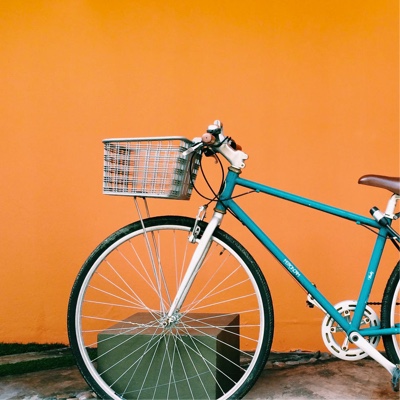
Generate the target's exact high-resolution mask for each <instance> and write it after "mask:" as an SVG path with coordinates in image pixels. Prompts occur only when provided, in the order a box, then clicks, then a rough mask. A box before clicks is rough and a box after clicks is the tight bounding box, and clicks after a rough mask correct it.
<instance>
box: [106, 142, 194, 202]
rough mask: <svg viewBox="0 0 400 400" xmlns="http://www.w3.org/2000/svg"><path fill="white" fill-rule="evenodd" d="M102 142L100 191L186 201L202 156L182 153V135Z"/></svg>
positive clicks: (184, 146)
mask: <svg viewBox="0 0 400 400" xmlns="http://www.w3.org/2000/svg"><path fill="white" fill-rule="evenodd" d="M103 143H104V179H103V193H104V194H112V195H124V196H138V197H159V198H170V199H179V200H188V199H189V198H190V195H191V193H192V189H193V183H194V181H195V179H196V176H197V171H198V169H199V165H200V157H201V155H200V154H199V153H197V152H193V153H191V154H189V155H187V156H183V155H182V153H183V152H184V151H185V150H187V149H188V148H189V147H190V146H191V145H192V142H191V141H190V140H188V139H186V138H184V137H177V136H169V137H158V138H135V139H107V140H104V141H103Z"/></svg>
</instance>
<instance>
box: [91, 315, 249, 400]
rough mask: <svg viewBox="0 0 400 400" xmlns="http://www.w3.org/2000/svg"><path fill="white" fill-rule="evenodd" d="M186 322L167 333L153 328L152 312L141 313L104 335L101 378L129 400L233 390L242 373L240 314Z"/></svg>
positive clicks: (204, 395)
mask: <svg viewBox="0 0 400 400" xmlns="http://www.w3.org/2000/svg"><path fill="white" fill-rule="evenodd" d="M199 320H200V321H201V320H202V321H204V322H203V323H202V322H199ZM182 322H184V325H185V328H184V329H183V328H178V329H176V328H173V329H172V330H170V331H169V332H168V333H166V331H165V330H164V329H162V328H160V327H158V326H157V327H149V324H150V323H152V324H153V325H154V317H152V316H151V315H150V314H149V313H137V314H134V315H132V316H131V317H129V318H127V319H126V320H124V321H122V322H120V323H118V324H115V325H114V326H111V327H110V328H108V329H106V330H104V331H103V332H101V333H100V334H99V335H98V348H97V351H98V370H99V372H100V373H101V376H102V377H103V379H104V380H105V381H106V382H107V383H108V385H109V386H111V387H112V388H113V389H114V390H115V391H116V392H117V393H120V394H121V393H122V394H123V393H125V396H124V397H126V398H129V399H136V398H154V399H195V398H198V399H205V398H217V397H219V396H220V394H221V392H222V391H227V390H229V389H230V388H231V387H232V385H233V383H232V380H234V381H237V379H239V377H240V374H241V372H240V368H239V361H240V360H239V359H240V354H239V315H236V314H235V315H219V314H199V313H192V314H187V315H186V316H185V317H183V318H182ZM208 324H211V325H216V326H218V327H219V328H212V327H209V326H208ZM204 359H205V360H207V362H204ZM171 365H172V370H171ZM217 382H218V384H217Z"/></svg>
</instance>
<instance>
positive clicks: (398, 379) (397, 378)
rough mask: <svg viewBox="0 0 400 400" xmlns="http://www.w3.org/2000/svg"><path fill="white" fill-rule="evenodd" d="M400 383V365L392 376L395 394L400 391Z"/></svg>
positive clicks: (397, 365)
mask: <svg viewBox="0 0 400 400" xmlns="http://www.w3.org/2000/svg"><path fill="white" fill-rule="evenodd" d="M399 383H400V364H396V368H395V369H394V371H393V375H392V388H393V390H394V391H395V392H398V391H399Z"/></svg>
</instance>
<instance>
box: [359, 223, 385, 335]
mask: <svg viewBox="0 0 400 400" xmlns="http://www.w3.org/2000/svg"><path fill="white" fill-rule="evenodd" d="M386 234H387V230H386V229H385V228H382V229H380V230H379V234H378V237H377V239H376V242H375V246H374V250H373V251H372V255H371V259H370V262H369V265H368V269H367V272H366V274H365V277H364V282H363V285H362V287H361V291H360V296H359V297H358V302H357V306H356V309H355V311H354V316H353V320H352V322H351V324H352V325H353V326H356V328H357V329H358V328H359V327H360V324H361V320H362V317H363V315H364V311H365V307H366V305H367V302H368V299H369V296H370V293H371V289H372V286H373V284H374V280H375V277H376V273H377V270H378V266H379V262H380V260H381V257H382V253H383V249H384V248H385V244H386Z"/></svg>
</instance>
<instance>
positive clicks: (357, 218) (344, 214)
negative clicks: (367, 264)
mask: <svg viewBox="0 0 400 400" xmlns="http://www.w3.org/2000/svg"><path fill="white" fill-rule="evenodd" d="M229 172H230V173H231V174H234V175H236V176H237V174H236V173H235V172H234V171H229ZM228 175H229V173H228ZM227 179H228V178H227ZM235 185H238V186H242V187H245V188H247V189H253V190H255V191H256V192H261V193H265V194H269V195H271V196H274V197H278V198H281V199H284V200H287V201H291V202H293V203H297V204H301V205H303V206H306V207H309V208H313V209H315V210H319V211H323V212H326V213H328V214H332V215H335V216H337V217H340V218H344V219H348V220H350V221H354V222H356V223H357V224H365V225H368V226H371V227H374V228H377V229H380V228H381V226H380V225H379V224H378V222H377V221H375V220H374V219H372V218H368V217H364V216H363V215H360V214H356V213H353V212H350V211H346V210H343V209H340V208H337V207H333V206H330V205H327V204H324V203H320V202H318V201H314V200H310V199H308V198H306V197H302V196H298V195H295V194H292V193H289V192H285V191H283V190H279V189H275V188H272V187H270V186H266V185H263V184H261V183H258V182H255V181H251V180H248V179H243V178H240V177H239V176H237V178H236V179H234V180H233V187H234V186H235ZM224 192H225V191H224ZM229 197H230V196H229ZM222 200H223V196H222Z"/></svg>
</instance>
